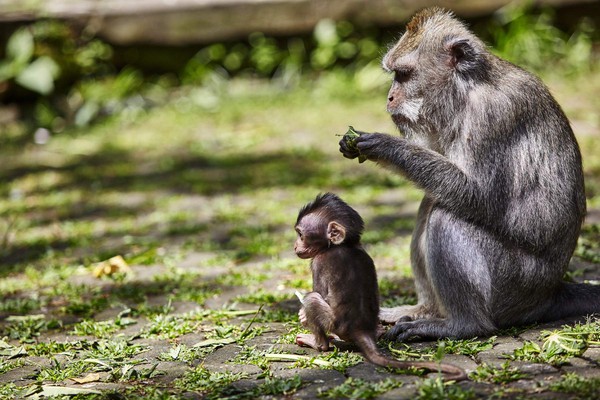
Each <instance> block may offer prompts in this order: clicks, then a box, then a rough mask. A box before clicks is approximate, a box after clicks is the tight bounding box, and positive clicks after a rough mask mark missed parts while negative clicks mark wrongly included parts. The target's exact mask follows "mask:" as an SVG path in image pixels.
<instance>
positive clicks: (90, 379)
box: [71, 372, 100, 383]
mask: <svg viewBox="0 0 600 400" xmlns="http://www.w3.org/2000/svg"><path fill="white" fill-rule="evenodd" d="M71 379H72V380H74V381H75V382H77V383H90V382H98V381H99V380H100V374H99V373H97V372H92V373H91V374H87V375H86V376H84V377H83V378H71Z"/></svg>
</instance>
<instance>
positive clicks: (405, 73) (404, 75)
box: [394, 68, 413, 83]
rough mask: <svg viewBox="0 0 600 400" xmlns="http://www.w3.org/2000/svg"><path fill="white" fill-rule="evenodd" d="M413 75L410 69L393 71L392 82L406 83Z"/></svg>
mask: <svg viewBox="0 0 600 400" xmlns="http://www.w3.org/2000/svg"><path fill="white" fill-rule="evenodd" d="M412 73H413V69H412V68H400V69H397V70H395V71H394V80H395V81H396V82H399V83H402V82H406V81H407V80H408V79H409V78H410V76H411V75H412Z"/></svg>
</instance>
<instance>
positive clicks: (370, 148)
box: [355, 133, 405, 162]
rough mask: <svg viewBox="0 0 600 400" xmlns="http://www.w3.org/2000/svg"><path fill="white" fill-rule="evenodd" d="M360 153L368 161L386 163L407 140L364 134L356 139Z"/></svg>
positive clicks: (379, 134) (378, 134)
mask: <svg viewBox="0 0 600 400" xmlns="http://www.w3.org/2000/svg"><path fill="white" fill-rule="evenodd" d="M355 140H356V147H357V148H358V153H359V154H360V155H361V156H363V157H366V158H367V160H370V161H375V162H385V161H387V160H388V159H390V158H393V155H394V152H395V151H396V150H397V149H398V148H399V147H401V146H403V144H404V143H405V139H403V138H400V137H396V136H392V135H387V134H385V133H363V134H361V135H360V136H359V137H357V138H356V139H355Z"/></svg>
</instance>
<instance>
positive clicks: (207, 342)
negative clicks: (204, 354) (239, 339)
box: [192, 338, 235, 347]
mask: <svg viewBox="0 0 600 400" xmlns="http://www.w3.org/2000/svg"><path fill="white" fill-rule="evenodd" d="M231 343H235V339H233V338H225V339H206V340H203V341H201V342H198V343H196V344H195V345H194V346H192V347H208V346H216V345H225V344H231Z"/></svg>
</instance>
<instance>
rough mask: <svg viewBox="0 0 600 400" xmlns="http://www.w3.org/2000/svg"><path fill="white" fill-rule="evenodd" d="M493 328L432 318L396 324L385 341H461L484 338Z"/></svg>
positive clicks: (385, 335) (387, 333) (386, 334)
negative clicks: (447, 338) (446, 339)
mask: <svg viewBox="0 0 600 400" xmlns="http://www.w3.org/2000/svg"><path fill="white" fill-rule="evenodd" d="M493 330H494V328H493V327H489V328H483V327H482V326H481V325H479V324H473V323H469V322H468V321H460V322H459V321H452V320H449V319H442V318H432V319H422V320H418V321H407V322H398V323H396V325H394V326H393V327H391V328H390V329H389V330H388V331H387V332H386V333H385V334H384V338H385V339H387V340H395V341H397V342H403V341H406V340H408V339H410V338H413V337H419V338H421V339H441V338H446V337H449V338H454V339H463V338H470V337H475V336H485V335H487V334H490V333H491V332H493Z"/></svg>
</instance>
